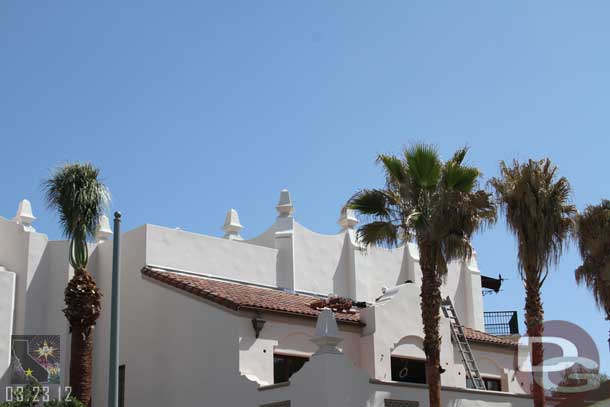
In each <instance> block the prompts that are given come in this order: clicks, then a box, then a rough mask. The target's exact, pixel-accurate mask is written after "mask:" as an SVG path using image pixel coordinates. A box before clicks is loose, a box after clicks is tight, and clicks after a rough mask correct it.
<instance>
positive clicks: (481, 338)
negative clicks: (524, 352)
mask: <svg viewBox="0 0 610 407" xmlns="http://www.w3.org/2000/svg"><path fill="white" fill-rule="evenodd" d="M464 334H465V335H466V337H467V338H468V340H469V341H471V342H477V343H486V344H489V345H502V346H511V347H517V344H518V342H519V338H517V337H504V336H495V335H490V334H488V333H485V332H481V331H477V330H476V329H471V328H467V327H464Z"/></svg>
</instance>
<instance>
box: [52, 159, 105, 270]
mask: <svg viewBox="0 0 610 407" xmlns="http://www.w3.org/2000/svg"><path fill="white" fill-rule="evenodd" d="M43 189H44V191H45V194H46V200H47V205H48V207H49V208H50V209H54V210H57V212H58V214H59V221H60V224H61V227H62V230H63V234H64V236H66V237H67V238H69V239H70V240H71V249H72V250H71V262H74V263H75V264H73V265H75V267H76V265H79V266H83V265H86V262H87V257H88V253H87V246H86V242H87V239H88V238H92V237H93V236H94V235H95V231H96V229H97V225H98V221H99V218H100V216H101V215H102V214H104V211H105V210H106V208H107V205H108V203H109V200H110V194H109V193H108V190H107V188H106V187H105V185H104V184H103V183H102V181H101V180H100V179H99V170H98V169H97V168H95V167H94V166H93V165H91V164H89V163H84V164H81V163H74V164H66V165H64V166H63V167H59V168H57V169H56V170H55V171H54V173H53V175H52V176H51V177H50V178H49V179H48V180H46V181H45V182H44V183H43Z"/></svg>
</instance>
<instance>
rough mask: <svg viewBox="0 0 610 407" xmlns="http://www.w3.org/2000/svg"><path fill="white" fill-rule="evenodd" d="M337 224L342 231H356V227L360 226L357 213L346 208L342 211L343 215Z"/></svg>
mask: <svg viewBox="0 0 610 407" xmlns="http://www.w3.org/2000/svg"><path fill="white" fill-rule="evenodd" d="M337 223H338V224H339V226H341V230H342V231H343V230H346V229H354V227H355V226H356V225H357V224H358V218H356V212H355V211H354V210H353V209H348V208H347V207H345V206H344V207H343V208H342V209H341V215H340V216H339V220H338V221H337Z"/></svg>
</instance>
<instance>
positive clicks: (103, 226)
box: [95, 215, 112, 242]
mask: <svg viewBox="0 0 610 407" xmlns="http://www.w3.org/2000/svg"><path fill="white" fill-rule="evenodd" d="M110 236H112V229H110V221H109V220H108V216H106V215H102V216H100V219H99V221H98V222H97V230H96V231H95V240H97V241H98V242H103V241H106V240H108V239H110Z"/></svg>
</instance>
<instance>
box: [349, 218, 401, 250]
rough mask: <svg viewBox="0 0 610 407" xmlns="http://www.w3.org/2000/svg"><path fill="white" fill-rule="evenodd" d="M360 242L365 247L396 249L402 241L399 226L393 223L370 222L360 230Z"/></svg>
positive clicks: (358, 233) (358, 234)
mask: <svg viewBox="0 0 610 407" xmlns="http://www.w3.org/2000/svg"><path fill="white" fill-rule="evenodd" d="M357 236H358V240H359V241H360V242H361V243H362V244H363V245H364V246H365V247H368V246H373V245H374V246H382V247H394V246H396V245H397V244H398V242H399V241H400V240H401V237H400V236H399V226H398V225H395V224H393V223H392V222H381V221H376V222H370V223H367V224H365V225H362V226H361V227H359V228H358V232H357Z"/></svg>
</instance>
